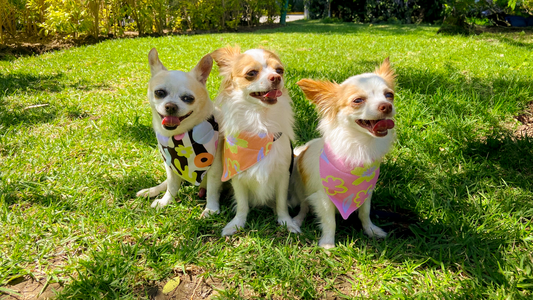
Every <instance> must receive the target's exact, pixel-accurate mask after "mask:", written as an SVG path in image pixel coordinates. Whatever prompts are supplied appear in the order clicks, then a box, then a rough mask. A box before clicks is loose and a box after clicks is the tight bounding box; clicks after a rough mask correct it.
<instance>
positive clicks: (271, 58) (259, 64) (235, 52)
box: [211, 46, 285, 106]
mask: <svg viewBox="0 0 533 300" xmlns="http://www.w3.org/2000/svg"><path fill="white" fill-rule="evenodd" d="M211 56H212V57H213V59H214V60H215V61H216V63H217V65H218V66H219V68H220V74H221V75H222V76H224V80H223V82H222V88H223V89H224V90H227V91H232V92H237V93H241V97H240V98H242V99H245V100H246V101H248V102H250V103H253V104H256V105H263V106H269V105H274V104H276V103H277V101H278V97H280V96H281V95H282V91H281V90H282V89H283V87H284V80H283V73H284V71H285V70H284V68H283V65H282V64H281V61H280V59H279V57H278V56H277V55H276V54H274V53H273V52H271V51H268V50H264V49H251V50H248V51H246V52H244V53H240V48H239V47H235V48H233V47H230V46H228V47H225V48H221V49H218V50H216V51H214V52H213V53H211Z"/></svg>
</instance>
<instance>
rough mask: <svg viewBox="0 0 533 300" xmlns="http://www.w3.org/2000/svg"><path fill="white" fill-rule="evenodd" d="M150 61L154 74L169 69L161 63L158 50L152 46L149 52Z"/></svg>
mask: <svg viewBox="0 0 533 300" xmlns="http://www.w3.org/2000/svg"><path fill="white" fill-rule="evenodd" d="M148 63H150V73H152V76H154V75H155V74H157V73H159V72H161V71H166V70H167V68H165V66H163V63H161V61H160V60H159V55H158V54H157V50H155V48H152V50H150V53H148Z"/></svg>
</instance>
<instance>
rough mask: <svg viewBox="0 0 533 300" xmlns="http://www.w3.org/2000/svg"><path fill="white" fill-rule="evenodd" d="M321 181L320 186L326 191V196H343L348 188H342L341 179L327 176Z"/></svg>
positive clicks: (342, 181) (342, 182)
mask: <svg viewBox="0 0 533 300" xmlns="http://www.w3.org/2000/svg"><path fill="white" fill-rule="evenodd" d="M322 181H323V182H322V185H323V186H324V188H325V189H326V194H328V195H330V196H334V195H336V194H344V193H346V191H348V188H346V187H345V186H344V180H342V179H341V178H337V177H333V176H328V177H326V178H322Z"/></svg>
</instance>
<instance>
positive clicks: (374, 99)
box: [291, 58, 396, 248]
mask: <svg viewBox="0 0 533 300" xmlns="http://www.w3.org/2000/svg"><path fill="white" fill-rule="evenodd" d="M297 84H298V85H299V86H300V88H301V89H302V90H303V92H304V93H305V95H306V97H307V98H308V99H310V100H311V102H312V103H314V104H316V106H317V109H318V112H319V115H320V123H319V126H318V129H319V130H320V132H321V133H322V136H323V137H322V138H318V139H314V140H312V141H310V142H308V143H307V144H306V145H304V146H301V147H298V148H296V149H295V154H296V155H297V159H296V163H295V166H296V169H297V172H295V174H294V176H293V177H292V179H291V180H292V185H293V187H294V191H293V196H295V197H302V196H304V197H305V199H301V200H303V202H302V203H301V208H300V213H299V214H298V216H296V217H295V219H294V220H295V223H296V224H298V225H301V223H302V222H303V219H304V217H305V215H306V213H307V211H308V203H310V204H311V206H312V208H313V209H314V211H315V213H316V214H317V216H318V219H319V222H320V224H321V227H322V237H321V239H320V242H319V245H320V246H322V247H324V248H332V247H334V246H335V213H336V212H339V213H340V214H341V216H342V217H343V218H344V219H347V218H348V216H349V215H350V214H351V213H352V212H354V211H355V210H358V213H359V219H360V220H361V223H362V226H363V229H364V231H365V233H366V234H367V235H368V236H370V237H378V238H384V237H385V236H386V235H387V234H386V233H385V231H383V230H382V229H381V228H379V227H377V226H375V225H374V224H372V221H370V200H371V197H372V191H373V190H374V188H375V187H376V182H377V179H378V176H379V164H380V162H381V160H382V159H383V156H385V154H386V153H387V152H388V151H389V149H390V147H391V145H392V144H393V142H394V140H395V136H396V134H395V131H394V129H393V128H394V121H393V120H392V117H393V116H394V114H395V109H394V104H393V102H394V90H393V89H394V84H395V75H394V72H393V71H392V70H391V68H390V63H389V59H388V58H387V59H386V60H385V61H384V62H383V63H382V65H381V66H380V67H379V68H377V69H376V71H375V72H374V73H365V74H361V75H357V76H353V77H350V78H348V79H347V80H346V81H344V82H343V83H341V84H337V83H332V82H329V81H313V80H310V79H302V80H300V81H299V82H298V83H297Z"/></svg>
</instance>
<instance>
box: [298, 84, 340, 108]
mask: <svg viewBox="0 0 533 300" xmlns="http://www.w3.org/2000/svg"><path fill="white" fill-rule="evenodd" d="M296 84H297V85H298V86H300V88H301V89H302V91H303V92H304V94H305V96H306V97H307V99H309V100H311V102H312V103H314V104H315V105H316V107H317V108H318V111H319V112H320V113H321V114H322V115H324V116H326V117H327V116H329V117H333V115H334V114H335V110H334V109H333V108H334V106H335V105H333V103H335V99H337V98H338V93H339V90H340V85H339V84H337V83H336V82H331V81H315V80H311V79H302V80H300V81H298V82H297V83H296Z"/></svg>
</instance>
